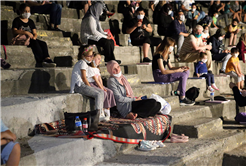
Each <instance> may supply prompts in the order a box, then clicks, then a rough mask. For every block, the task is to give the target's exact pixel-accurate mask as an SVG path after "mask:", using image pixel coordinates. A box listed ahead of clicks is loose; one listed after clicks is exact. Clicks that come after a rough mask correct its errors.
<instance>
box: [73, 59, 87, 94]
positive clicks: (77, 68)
mask: <svg viewBox="0 0 246 166" xmlns="http://www.w3.org/2000/svg"><path fill="white" fill-rule="evenodd" d="M88 68H89V66H88V65H87V63H86V62H85V61H84V60H79V61H78V62H77V63H76V64H75V65H74V67H73V71H72V80H71V88H70V93H74V87H75V84H77V85H78V86H81V85H83V84H84V82H83V80H82V77H81V76H82V74H81V70H86V77H88Z"/></svg>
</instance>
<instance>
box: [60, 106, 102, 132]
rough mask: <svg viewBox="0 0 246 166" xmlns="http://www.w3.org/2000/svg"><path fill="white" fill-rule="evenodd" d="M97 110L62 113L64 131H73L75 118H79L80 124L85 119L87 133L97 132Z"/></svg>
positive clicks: (98, 112)
mask: <svg viewBox="0 0 246 166" xmlns="http://www.w3.org/2000/svg"><path fill="white" fill-rule="evenodd" d="M99 114H100V111H99V110H94V111H88V112H80V113H67V112H65V113H64V117H65V124H66V129H67V130H68V131H74V130H75V118H76V116H79V119H80V120H81V122H82V121H83V119H84V118H87V121H88V131H97V129H98V123H99Z"/></svg>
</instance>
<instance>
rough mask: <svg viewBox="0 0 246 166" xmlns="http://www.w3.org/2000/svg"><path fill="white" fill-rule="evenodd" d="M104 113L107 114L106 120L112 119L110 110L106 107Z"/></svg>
mask: <svg viewBox="0 0 246 166" xmlns="http://www.w3.org/2000/svg"><path fill="white" fill-rule="evenodd" d="M104 115H105V120H106V121H109V120H110V110H108V109H104Z"/></svg>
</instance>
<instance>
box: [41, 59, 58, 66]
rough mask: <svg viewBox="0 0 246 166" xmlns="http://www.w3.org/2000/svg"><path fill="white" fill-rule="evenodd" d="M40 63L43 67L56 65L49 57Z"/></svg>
mask: <svg viewBox="0 0 246 166" xmlns="http://www.w3.org/2000/svg"><path fill="white" fill-rule="evenodd" d="M42 65H43V67H56V64H55V63H54V62H53V61H52V60H51V59H45V60H44V62H43V63H42Z"/></svg>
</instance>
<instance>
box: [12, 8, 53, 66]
mask: <svg viewBox="0 0 246 166" xmlns="http://www.w3.org/2000/svg"><path fill="white" fill-rule="evenodd" d="M19 11H20V17H17V18H15V19H14V21H13V24H12V30H13V34H14V36H17V35H26V37H27V38H30V44H29V47H31V49H32V52H33V54H34V57H35V60H36V67H56V64H55V63H54V62H53V61H52V60H51V59H50V56H49V52H48V47H47V44H46V42H44V41H41V40H38V39H37V28H36V26H35V24H34V22H33V20H31V19H29V17H30V16H31V13H30V7H29V6H27V5H26V4H21V5H20V8H19Z"/></svg>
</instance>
